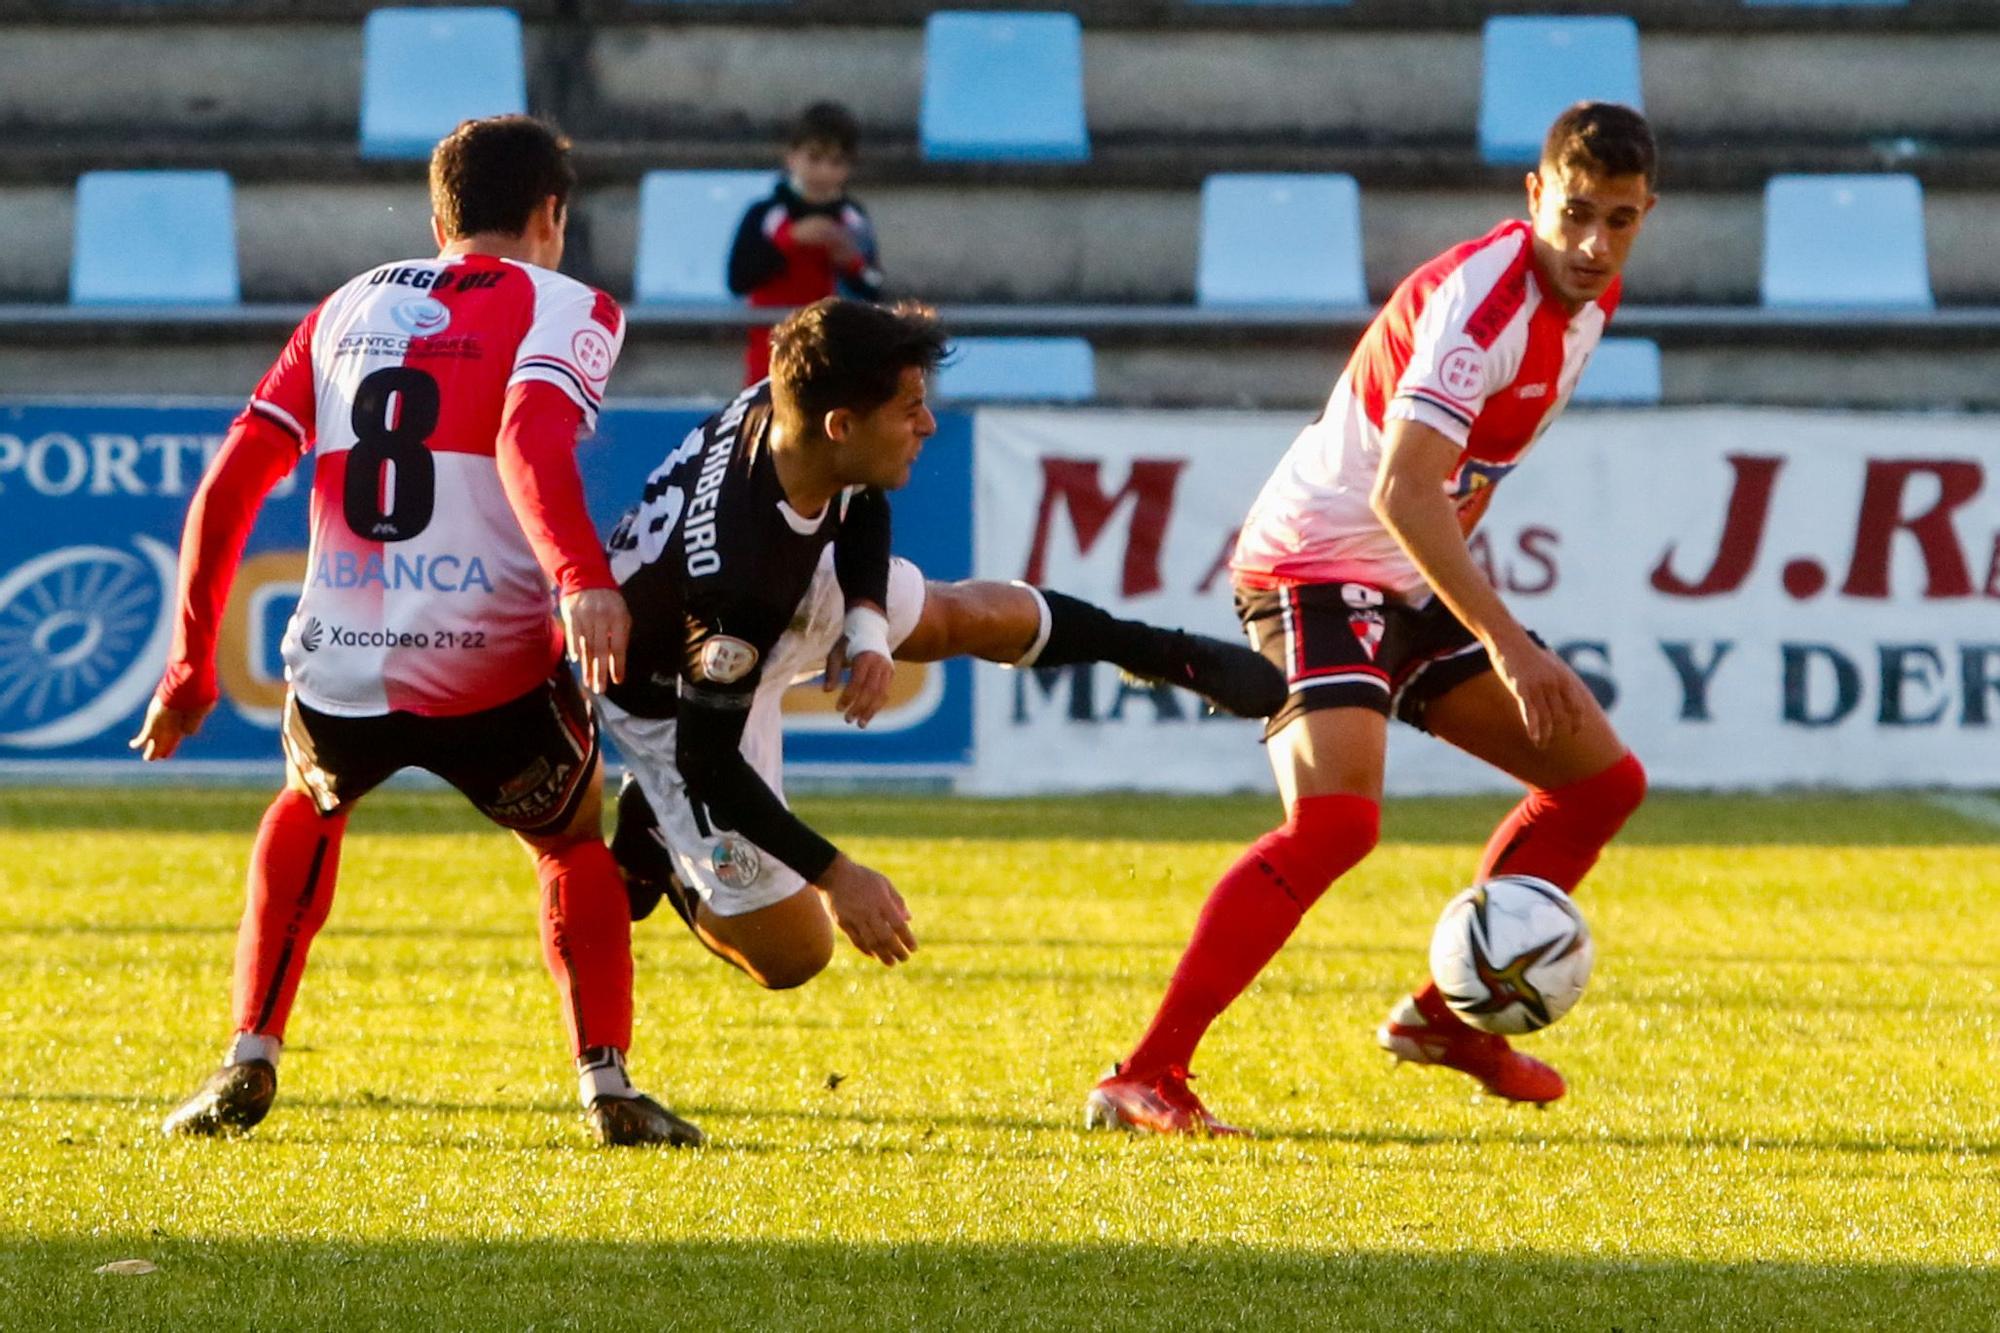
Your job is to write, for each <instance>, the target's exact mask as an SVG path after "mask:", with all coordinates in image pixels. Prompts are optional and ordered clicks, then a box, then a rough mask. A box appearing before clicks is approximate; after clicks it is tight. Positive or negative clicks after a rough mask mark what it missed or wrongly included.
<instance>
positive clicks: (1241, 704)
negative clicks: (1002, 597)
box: [1015, 584, 1286, 717]
mask: <svg viewBox="0 0 2000 1333" xmlns="http://www.w3.org/2000/svg"><path fill="white" fill-rule="evenodd" d="M1022 586H1024V587H1025V586H1027V585H1025V584H1024V585H1022ZM1029 591H1030V592H1032V593H1034V595H1035V597H1036V600H1037V602H1038V604H1039V606H1040V609H1041V613H1042V615H1041V627H1040V633H1039V634H1038V635H1037V636H1036V638H1035V641H1034V642H1033V643H1032V644H1031V645H1030V646H1029V648H1028V651H1027V652H1026V653H1024V654H1022V656H1021V658H1020V660H1019V661H1018V662H1016V663H1015V665H1016V666H1022V667H1030V666H1033V667H1058V666H1073V665H1076V664H1077V663H1080V662H1109V663H1111V664H1112V665H1114V666H1117V667H1121V668H1123V669H1124V670H1125V671H1127V672H1129V673H1131V674H1132V675H1134V676H1138V677H1140V678H1142V679H1144V680H1148V681H1163V682H1165V683H1166V684H1169V685H1178V686H1181V687H1182V688H1184V689H1191V690H1193V691H1195V692H1196V693H1198V694H1201V695H1203V696H1204V697H1206V698H1208V699H1209V700H1211V701H1212V702H1213V703H1214V704H1215V705H1216V706H1217V707H1219V708H1221V709H1223V710H1224V711H1225V712H1230V713H1234V714H1236V715H1237V716H1238V717H1269V716H1270V715H1271V714H1272V713H1275V712H1276V711H1278V709H1279V708H1281V707H1283V706H1284V702H1285V694H1286V685H1285V679H1284V676H1283V675H1282V674H1281V673H1280V672H1279V671H1278V669H1277V668H1276V667H1274V666H1272V665H1271V664H1270V663H1269V662H1266V661H1265V660H1264V659H1263V658H1262V657H1260V656H1258V655H1257V654H1256V653H1254V652H1251V651H1250V650H1249V649H1248V648H1246V647H1244V646H1243V645H1241V644H1236V643H1225V642H1223V641H1222V640H1219V639H1212V638H1209V637H1208V636H1206V635H1202V634H1190V633H1188V632H1186V631H1185V630H1172V629H1162V628H1161V627H1159V626H1157V625H1148V624H1146V623H1145V622H1144V621H1139V620H1121V619H1119V618H1118V617H1117V616H1114V615H1112V614H1111V613H1110V612H1109V611H1106V610H1105V609H1104V608H1103V607H1101V606H1095V605H1092V604H1091V603H1089V602H1086V601H1082V600H1081V599H1079V598H1075V597H1071V596H1069V595H1068V594H1066V593H1060V592H1056V591H1054V590H1052V589H1048V588H1030V589H1029Z"/></svg>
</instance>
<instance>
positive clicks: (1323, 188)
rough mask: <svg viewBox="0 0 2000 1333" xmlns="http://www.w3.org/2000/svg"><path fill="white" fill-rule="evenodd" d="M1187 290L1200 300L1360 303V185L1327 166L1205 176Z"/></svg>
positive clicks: (1363, 297)
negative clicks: (1195, 260) (1195, 261)
mask: <svg viewBox="0 0 2000 1333" xmlns="http://www.w3.org/2000/svg"><path fill="white" fill-rule="evenodd" d="M1194 290H1195V301H1196V302H1197V303H1199V304H1201V305H1207V306H1223V305H1347V306H1359V305H1366V304H1368V286H1367V283H1366V282H1365V281H1364V280H1363V278H1362V272H1361V190H1360V187H1359V186H1357V185H1356V184H1355V183H1354V178H1353V177H1352V176H1342V175H1337V174H1334V173H1327V174H1323V175H1313V174H1306V173H1300V174H1272V175H1217V176H1210V177H1209V178H1208V179H1207V180H1205V181H1203V182H1202V185H1201V259H1200V264H1199V267H1198V268H1197V269H1196V270H1195V283H1194Z"/></svg>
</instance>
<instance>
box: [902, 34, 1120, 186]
mask: <svg viewBox="0 0 2000 1333" xmlns="http://www.w3.org/2000/svg"><path fill="white" fill-rule="evenodd" d="M919 122H920V124H919V130H920V134H921V136H922V139H923V148H924V157H925V158H927V159H929V160H931V161H935V162H996V161H1012V162H1081V161H1084V160H1085V159H1086V158H1088V157H1089V156H1090V136H1089V133H1088V131H1087V130H1086V129H1085V128H1084V119H1083V26H1082V25H1081V24H1079V23H1078V22H1077V21H1076V17H1075V16H1074V15H1071V14H1009V13H978V12H969V11H946V12H940V13H936V14H932V15H931V16H930V19H929V20H928V21H927V22H926V23H925V24H924V98H923V108H922V112H921V114H920V116H919Z"/></svg>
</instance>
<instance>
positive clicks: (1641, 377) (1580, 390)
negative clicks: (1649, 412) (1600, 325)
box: [1570, 338, 1660, 404]
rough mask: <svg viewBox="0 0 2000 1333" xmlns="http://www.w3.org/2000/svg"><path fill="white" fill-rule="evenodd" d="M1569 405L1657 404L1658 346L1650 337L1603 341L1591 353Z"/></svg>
mask: <svg viewBox="0 0 2000 1333" xmlns="http://www.w3.org/2000/svg"><path fill="white" fill-rule="evenodd" d="M1570 401H1572V402H1577V403H1634V404H1640V403H1644V404H1651V403H1657V402H1659V401H1660V345H1659V344H1658V343H1656V342H1654V341H1653V340H1652V339H1651V338H1606V339H1605V340H1604V341H1603V342H1600V343H1599V344H1598V345H1597V351H1596V352H1594V353H1592V354H1591V358H1590V364H1589V365H1587V366H1585V367H1584V368H1583V378H1582V379H1580V380H1578V381H1577V383H1576V393H1575V394H1574V395H1572V397H1571V400H1570Z"/></svg>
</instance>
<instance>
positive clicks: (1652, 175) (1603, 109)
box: [1542, 102, 1659, 189]
mask: <svg viewBox="0 0 2000 1333" xmlns="http://www.w3.org/2000/svg"><path fill="white" fill-rule="evenodd" d="M1542 165H1543V166H1552V167H1569V168H1577V169H1581V170H1584V171H1589V172H1592V173H1594V174H1596V175H1599V176H1644V177H1645V178H1646V186H1647V188H1648V189H1650V188H1652V186H1653V184H1654V182H1655V180H1656V179H1657V178H1658V170H1659V153H1658V150H1657V149H1656V148H1655V147H1654V145H1653V127H1652V126H1650V125H1648V124H1647V123H1646V118H1645V117H1644V116H1642V115H1640V114H1639V113H1638V112H1637V111H1634V110H1633V109H1632V108H1631V107H1629V106H1621V105H1620V104H1619V103H1617V102H1578V103H1577V104H1576V105H1575V106H1572V107H1571V108H1570V109H1569V110H1567V111H1565V112H1563V113H1562V114H1561V115H1560V116H1557V117H1556V123H1555V124H1553V125H1551V126H1549V137H1548V138H1547V139H1545V140H1543V142H1542Z"/></svg>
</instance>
